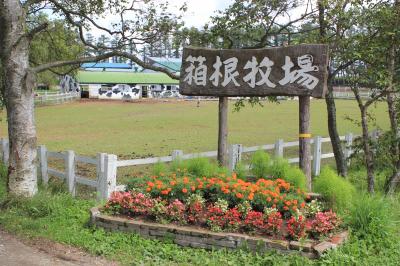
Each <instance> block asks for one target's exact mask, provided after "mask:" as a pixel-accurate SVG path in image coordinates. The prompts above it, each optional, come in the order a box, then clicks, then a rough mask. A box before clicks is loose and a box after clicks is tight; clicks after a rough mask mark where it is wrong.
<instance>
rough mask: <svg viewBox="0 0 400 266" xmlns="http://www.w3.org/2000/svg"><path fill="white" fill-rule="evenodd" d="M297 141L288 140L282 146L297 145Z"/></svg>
mask: <svg viewBox="0 0 400 266" xmlns="http://www.w3.org/2000/svg"><path fill="white" fill-rule="evenodd" d="M298 145H299V142H298V141H290V142H285V143H283V147H285V148H287V147H295V146H298Z"/></svg>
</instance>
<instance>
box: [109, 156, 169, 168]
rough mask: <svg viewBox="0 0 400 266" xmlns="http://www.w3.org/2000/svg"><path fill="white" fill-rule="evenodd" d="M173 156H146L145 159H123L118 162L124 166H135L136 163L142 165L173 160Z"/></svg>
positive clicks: (119, 165)
mask: <svg viewBox="0 0 400 266" xmlns="http://www.w3.org/2000/svg"><path fill="white" fill-rule="evenodd" d="M171 161H172V156H164V157H152V158H144V159H133V160H122V161H118V162H117V166H118V167H123V166H134V165H142V164H154V163H158V162H162V163H163V162H171Z"/></svg>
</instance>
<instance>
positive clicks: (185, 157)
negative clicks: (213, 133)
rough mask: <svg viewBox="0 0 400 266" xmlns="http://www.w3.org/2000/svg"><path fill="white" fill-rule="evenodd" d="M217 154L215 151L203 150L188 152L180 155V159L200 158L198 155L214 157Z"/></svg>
mask: <svg viewBox="0 0 400 266" xmlns="http://www.w3.org/2000/svg"><path fill="white" fill-rule="evenodd" d="M217 154H218V152H217V151H205V152H199V153H189V154H184V155H183V156H182V159H184V160H187V159H193V158H200V157H216V156H217Z"/></svg>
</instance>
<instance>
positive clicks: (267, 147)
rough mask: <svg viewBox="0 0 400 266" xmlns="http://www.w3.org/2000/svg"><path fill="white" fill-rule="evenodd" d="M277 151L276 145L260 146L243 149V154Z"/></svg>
mask: <svg viewBox="0 0 400 266" xmlns="http://www.w3.org/2000/svg"><path fill="white" fill-rule="evenodd" d="M273 149H275V144H267V145H260V146H252V147H243V152H255V151H258V150H273Z"/></svg>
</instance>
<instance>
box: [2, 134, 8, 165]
mask: <svg viewBox="0 0 400 266" xmlns="http://www.w3.org/2000/svg"><path fill="white" fill-rule="evenodd" d="M1 153H2V159H3V163H4V164H5V165H7V164H8V159H9V158H10V147H9V142H8V139H1Z"/></svg>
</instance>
